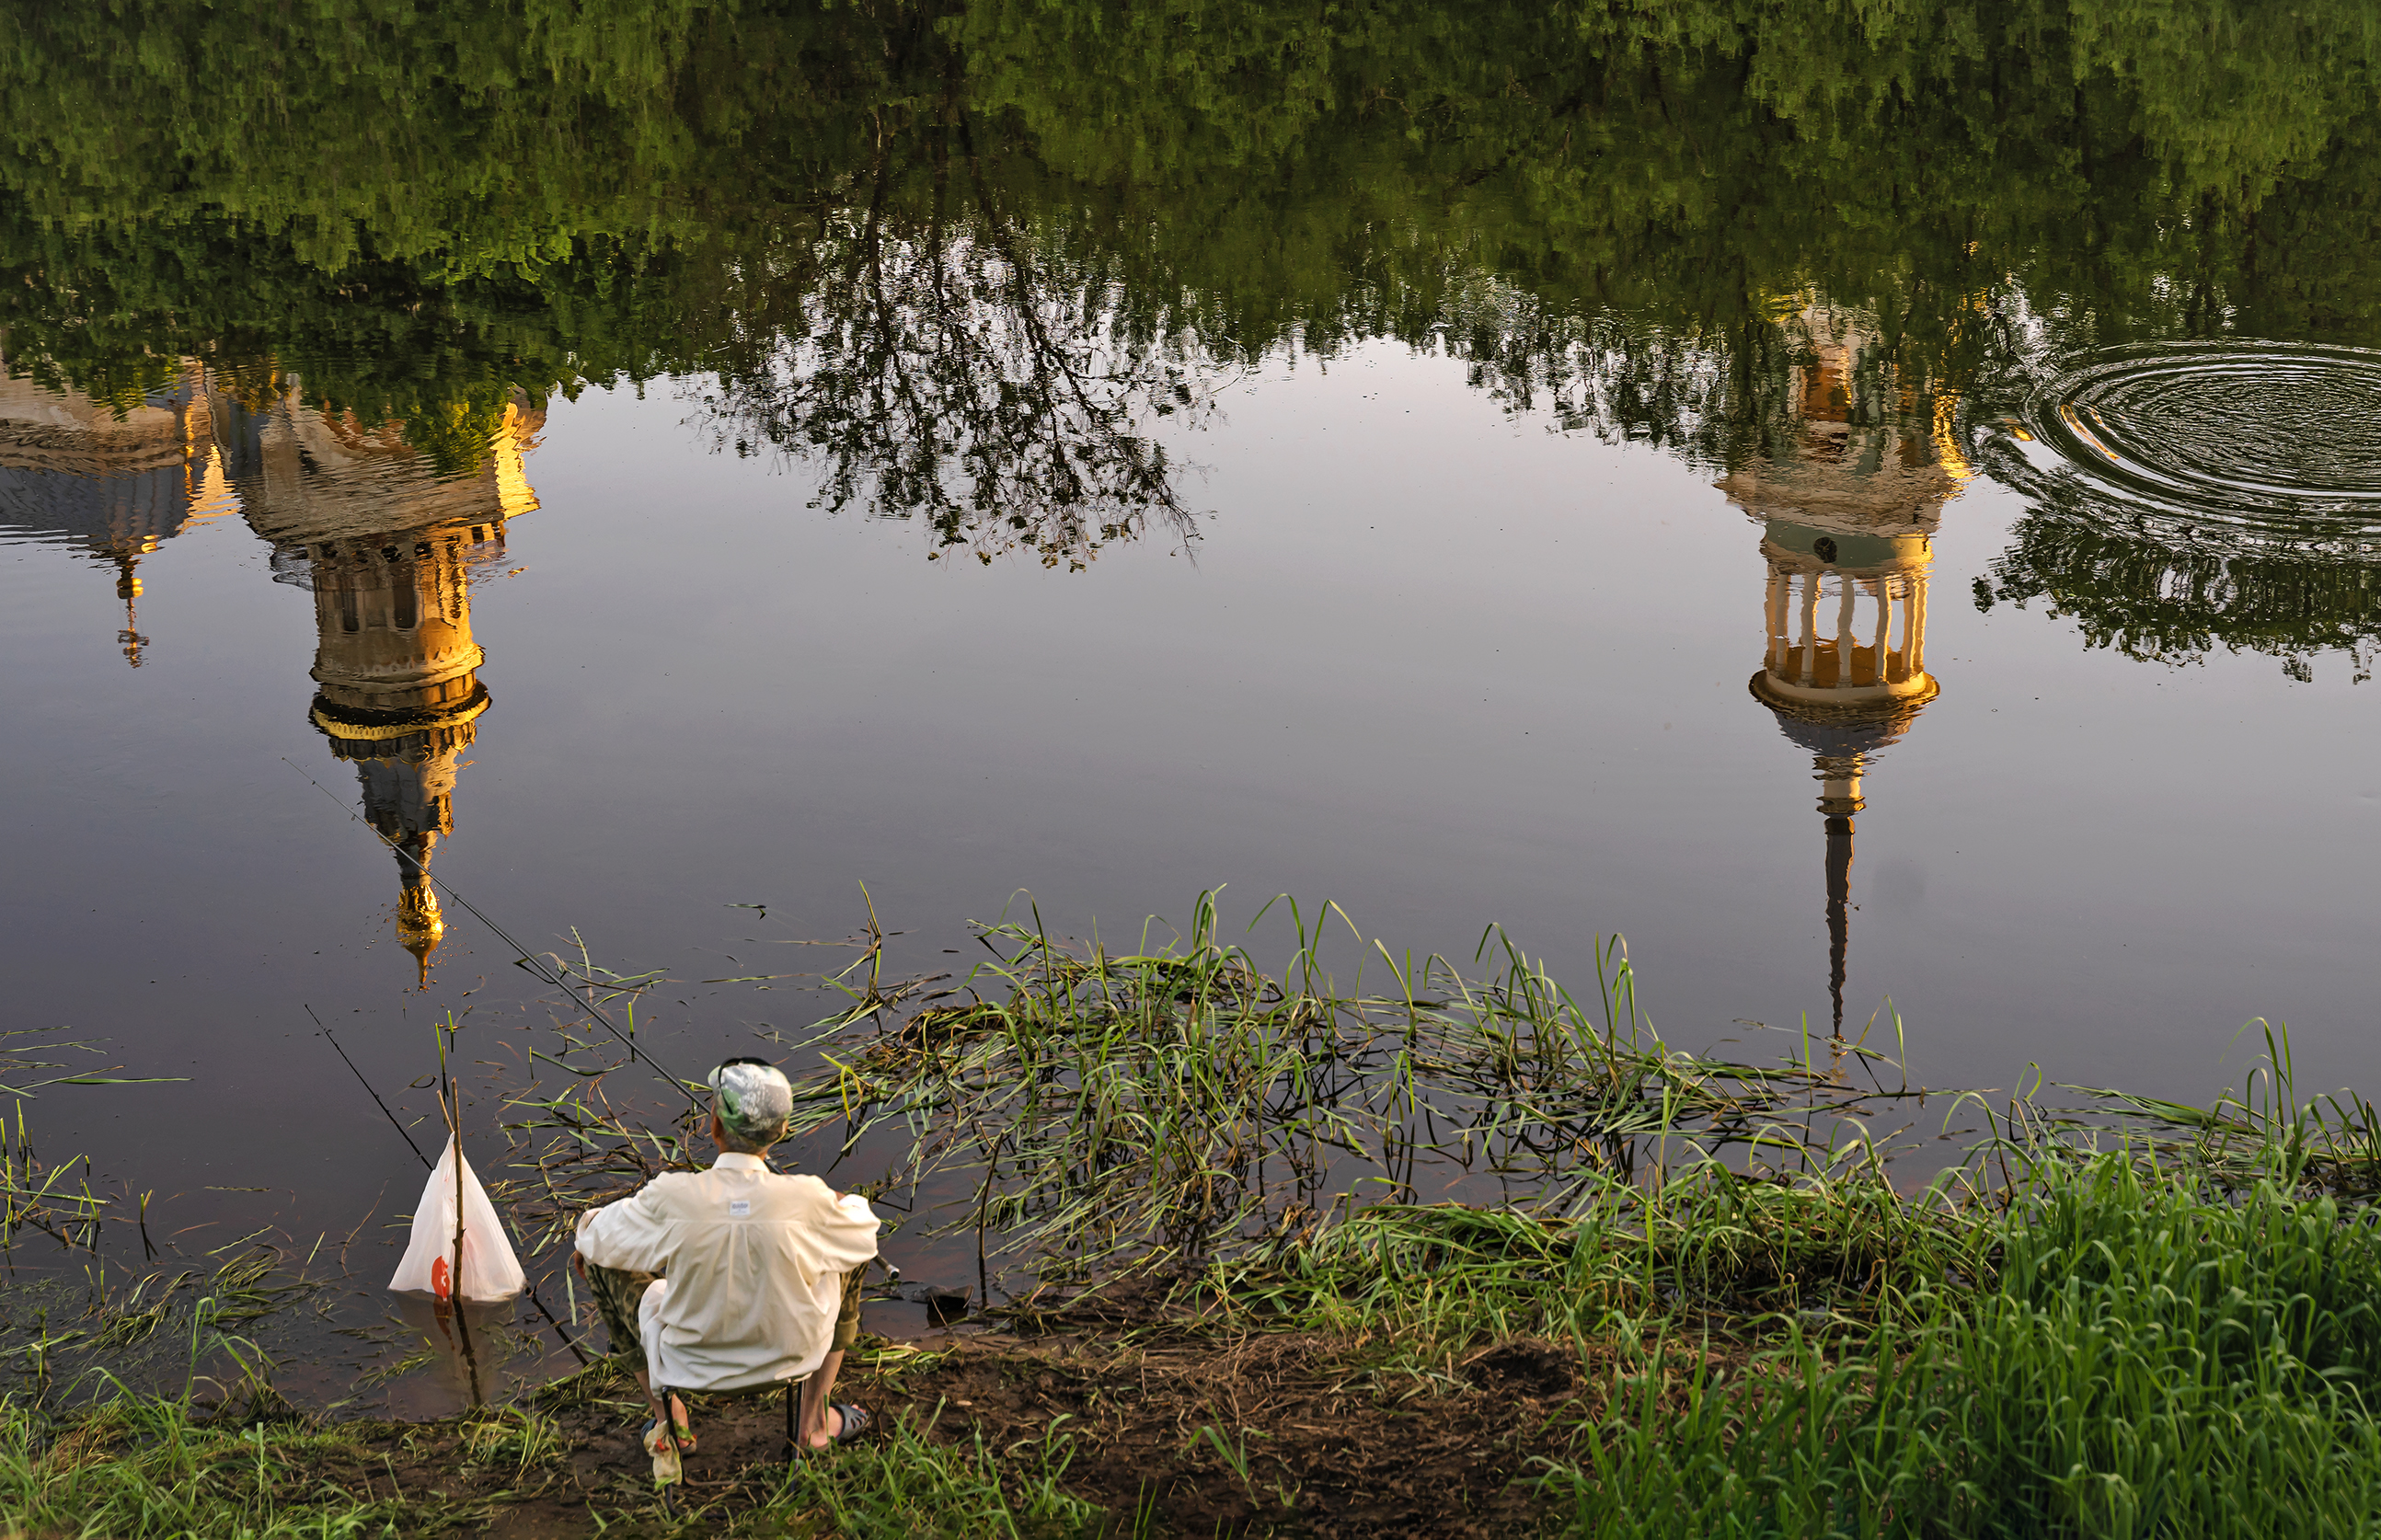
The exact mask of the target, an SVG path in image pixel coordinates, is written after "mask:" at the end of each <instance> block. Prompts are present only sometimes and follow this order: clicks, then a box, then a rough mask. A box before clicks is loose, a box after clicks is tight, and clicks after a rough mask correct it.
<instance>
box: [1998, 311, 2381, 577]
mask: <svg viewBox="0 0 2381 1540" xmlns="http://www.w3.org/2000/svg"><path fill="white" fill-rule="evenodd" d="M2028 415H2029V416H2030V417H2031V418H2032V419H2033V422H2032V424H2031V425H2032V427H2033V431H2034V433H2035V434H2036V435H2037V437H2038V439H2039V440H2040V441H2041V442H2042V443H2043V444H2044V445H2045V446H2048V447H2049V448H2051V449H2052V450H2053V451H2054V452H2055V453H2057V455H2058V456H2059V458H2062V459H2063V460H2065V461H2066V462H2067V464H2068V465H2069V466H2070V468H2071V469H2072V470H2073V471H2074V472H2075V473H2076V474H2077V475H2078V476H2079V477H2080V478H2081V479H2082V481H2083V482H2085V483H2088V484H2090V485H2091V487H2092V488H2093V490H2095V491H2098V492H2100V493H2103V494H2105V495H2113V496H2116V497H2118V498H2121V499H2122V500H2124V501H2126V502H2129V503H2132V504H2134V505H2136V506H2137V507H2139V506H2141V505H2148V506H2149V507H2151V508H2153V509H2155V510H2156V511H2158V512H2160V513H2166V514H2184V515H2188V516H2191V517H2192V518H2194V519H2207V520H2214V521H2219V522H2225V523H2238V524H2249V525H2256V526H2262V527H2265V528H2266V529H2270V530H2276V531H2277V532H2278V531H2280V530H2283V529H2289V528H2292V527H2295V529H2296V530H2297V531H2298V532H2301V533H2303V534H2333V535H2340V534H2348V533H2350V532H2357V533H2362V532H2371V531H2376V530H2381V352H2374V351H2369V350H2366V349H2363V348H2317V347H2306V346H2296V345H2291V344H2287V343H2260V342H2238V343H2225V344H2215V345H2206V346H2198V347H2167V348H2156V349H2139V348H2136V349H2129V350H2127V351H2125V352H2124V353H2121V354H2117V355H2110V356H2107V357H2105V358H2103V359H2101V360H2099V361H2095V362H2093V363H2090V364H2086V365H2084V366H2082V367H2080V368H2077V369H2075V370H2073V371H2071V372H2070V373H2067V374H2066V375H2064V376H2062V377H2061V378H2060V379H2059V380H2058V381H2057V383H2056V384H2055V385H2053V386H2052V387H2051V388H2050V389H2049V390H2048V391H2046V392H2045V393H2044V395H2043V396H2042V397H2038V398H2037V400H2036V402H2035V404H2034V408H2033V410H2032V411H2031V412H2030V413H2029V414H2028ZM2310 526H2312V527H2310Z"/></svg>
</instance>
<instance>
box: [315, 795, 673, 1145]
mask: <svg viewBox="0 0 2381 1540" xmlns="http://www.w3.org/2000/svg"><path fill="white" fill-rule="evenodd" d="M281 763H282V764H286V765H287V766H289V768H290V769H292V770H295V771H297V772H298V774H299V775H300V776H304V777H305V781H306V784H307V785H308V786H311V787H312V788H314V789H315V790H317V791H319V792H321V793H322V794H323V795H324V796H325V797H328V798H330V799H331V801H333V802H334V803H335V804H336V805H337V807H338V809H339V811H340V812H341V813H346V814H347V815H348V817H349V818H352V819H354V820H355V821H356V822H357V823H359V824H362V825H363V826H364V827H365V828H367V829H372V837H373V838H374V839H377V840H379V841H380V842H381V843H382V844H384V845H385V846H387V847H388V848H389V849H392V850H395V851H396V852H397V855H398V856H399V857H400V858H402V859H403V860H405V861H407V862H411V863H412V866H413V869H414V870H415V871H417V872H419V873H421V880H422V881H423V882H426V883H428V884H429V885H430V886H433V887H434V888H436V889H438V891H440V892H441V893H444V894H446V897H448V898H452V899H454V900H455V901H456V902H457V903H458V904H460V905H461V906H462V907H463V909H464V911H465V912H467V913H469V914H470V916H471V918H472V919H474V920H477V921H478V922H479V923H482V924H483V925H485V926H487V927H488V929H490V930H492V931H494V932H495V933H496V939H498V940H499V941H502V942H503V943H504V944H505V945H506V946H507V947H511V948H512V949H513V952H514V954H515V956H517V957H518V958H519V961H518V962H517V963H516V964H515V966H516V967H520V968H526V969H528V970H529V971H530V972H531V973H533V974H535V975H536V976H537V977H539V978H542V979H543V980H544V981H545V982H546V983H548V984H552V985H553V986H554V987H555V988H556V989H559V990H561V991H562V993H563V994H564V995H565V996H568V998H569V1000H570V1003H571V1004H572V1005H574V1006H576V1007H578V1008H580V1010H581V1011H583V1012H585V1013H586V1015H587V1016H588V1018H589V1019H590V1020H592V1021H594V1022H595V1023H596V1024H597V1025H598V1026H600V1027H602V1028H603V1029H604V1031H605V1032H608V1033H611V1034H612V1035H613V1036H614V1037H616V1038H618V1039H619V1041H620V1045H621V1046H622V1047H624V1048H626V1049H628V1050H629V1057H632V1058H637V1059H641V1060H643V1061H644V1065H645V1068H646V1069H651V1070H652V1071H653V1073H654V1074H656V1075H659V1076H661V1077H662V1079H664V1080H665V1081H667V1082H670V1084H671V1085H673V1086H675V1087H676V1088H677V1090H678V1094H679V1095H681V1096H684V1097H685V1098H686V1099H687V1101H688V1103H689V1104H690V1105H691V1106H693V1107H694V1109H695V1110H696V1111H697V1112H700V1111H702V1099H701V1098H699V1097H698V1096H696V1095H695V1094H694V1093H693V1092H692V1091H690V1090H689V1089H688V1088H687V1082H684V1081H682V1080H680V1079H678V1077H677V1076H676V1075H673V1074H671V1073H670V1072H669V1071H668V1070H667V1069H663V1068H662V1067H661V1066H660V1065H659V1064H656V1063H654V1062H653V1056H652V1055H651V1054H648V1053H646V1052H645V1051H644V1050H643V1049H642V1048H640V1047H638V1046H637V1045H636V1043H635V1042H634V1041H633V1040H632V1039H631V1038H630V1037H629V1035H628V1033H624V1032H622V1031H621V1030H620V1029H619V1028H618V1027H617V1026H615V1025H613V1024H612V1019H611V1018H610V1017H608V1016H606V1015H604V1013H603V1012H602V1011H601V1010H598V1009H597V1008H595V1007H594V1005H593V1004H592V1003H591V1002H589V1001H586V1000H582V999H580V997H579V996H578V993H577V992H576V991H574V990H573V989H572V988H571V987H570V985H569V984H566V983H564V982H563V981H562V980H561V979H560V978H558V977H556V975H555V972H554V971H553V970H552V969H550V968H548V967H546V966H545V964H544V963H543V961H541V960H539V959H537V958H536V957H534V956H532V955H531V952H530V949H529V948H528V947H524V946H522V945H521V944H520V943H519V942H518V941H515V940H514V939H513V938H512V937H511V936H510V935H507V933H506V931H505V928H504V927H503V926H502V925H499V924H497V923H495V921H494V920H491V919H489V918H488V917H487V916H486V915H485V914H482V912H481V911H480V909H479V906H477V905H476V904H474V903H472V902H471V900H470V899H469V898H465V897H463V895H461V894H460V893H458V892H456V891H455V890H454V889H453V888H451V887H449V886H446V884H445V883H443V882H441V881H439V880H438V879H437V878H436V877H433V876H432V875H431V874H430V867H429V866H428V864H427V863H425V862H422V861H421V859H420V858H419V857H417V856H415V855H414V853H413V852H412V851H410V850H409V849H406V848H405V847H404V846H402V845H399V844H398V843H397V841H396V840H394V839H391V838H390V837H388V836H386V835H385V834H383V833H381V832H380V830H378V829H374V828H372V825H371V824H370V823H367V822H366V821H365V819H364V817H363V815H362V814H361V813H358V812H357V811H356V810H355V809H353V808H351V807H349V806H348V804H347V803H345V802H343V801H339V798H338V795H337V793H336V792H334V791H333V790H332V789H331V788H329V787H326V786H324V784H323V783H322V782H321V781H318V780H316V779H315V778H314V777H313V776H308V775H307V774H306V771H305V769H304V768H303V767H302V766H301V765H299V764H298V762H297V761H296V760H293V759H291V758H289V757H288V756H287V755H286V754H285V755H283V756H281ZM350 1068H352V1066H350ZM367 1089H369V1087H367ZM409 1143H410V1141H409ZM414 1153H415V1154H416V1155H419V1154H420V1153H421V1152H420V1151H419V1150H417V1151H415V1152H414Z"/></svg>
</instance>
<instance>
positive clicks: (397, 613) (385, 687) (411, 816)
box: [249, 385, 539, 985]
mask: <svg viewBox="0 0 2381 1540" xmlns="http://www.w3.org/2000/svg"><path fill="white" fill-rule="evenodd" d="M538 422H539V416H538V414H537V413H535V412H533V411H531V410H530V409H528V408H527V407H526V405H525V404H524V403H522V402H520V401H515V402H512V403H510V404H508V405H507V407H506V408H505V409H504V412H503V417H502V421H501V423H500V425H499V427H498V430H497V432H496V434H495V437H494V439H493V442H492V444H491V447H490V454H489V458H488V461H487V462H486V463H484V464H483V465H482V466H481V467H480V468H479V469H478V470H477V471H473V472H471V473H469V474H466V475H463V476H459V477H448V478H444V479H442V478H438V477H436V476H434V475H433V474H432V472H431V468H430V467H428V466H427V465H425V464H422V463H421V457H420V456H419V455H418V454H417V453H416V452H415V451H414V450H412V449H411V448H410V447H409V446H406V445H405V443H404V441H403V439H402V436H401V432H400V430H399V429H398V427H397V425H394V424H391V425H386V426H385V427H382V428H378V429H366V428H364V427H363V426H361V425H360V423H358V422H356V420H355V419H353V418H350V417H344V416H338V415H334V414H332V413H329V412H325V411H321V410H315V409H306V408H303V407H302V406H300V404H299V397H298V393H297V390H296V388H295V387H294V385H293V387H292V388H291V389H290V390H289V392H288V394H287V396H286V397H285V398H284V401H283V402H282V404H281V407H280V409H278V410H276V411H275V413H274V414H273V421H272V422H271V423H270V425H269V426H268V427H267V428H266V430H265V432H264V434H263V461H264V474H263V477H262V479H261V480H262V483H263V484H262V488H261V491H260V493H259V495H258V496H257V497H256V499H255V501H254V502H253V504H252V505H251V507H250V510H249V521H250V525H251V526H253V527H254V528H255V529H256V531H257V532H258V533H259V534H262V535H264V536H265V537H266V538H268V539H270V540H272V541H274V543H275V553H274V557H273V565H274V571H275V577H276V578H278V579H279V580H281V581H289V582H302V583H304V584H306V585H307V586H308V587H310V588H311V589H312V591H313V596H314V628H315V648H314V666H313V669H312V677H313V679H314V683H315V685H316V690H315V694H314V699H313V703H312V705H311V709H310V711H309V712H308V716H309V718H310V719H311V721H312V723H313V725H314V727H316V728H317V729H318V730H319V731H321V732H322V733H323V735H324V737H325V738H326V739H329V741H330V746H331V752H333V753H334V754H336V755H337V756H338V757H339V758H340V759H342V760H344V761H347V762H348V763H349V764H353V765H354V766H355V767H356V776H357V779H358V781H359V782H360V785H361V788H362V792H363V812H364V816H365V818H366V819H367V820H368V821H369V822H370V823H371V824H372V827H373V828H374V829H376V830H378V831H379V833H380V834H381V836H382V837H384V838H385V839H386V840H387V841H388V842H389V845H390V847H391V849H392V850H393V851H394V853H395V856H396V861H397V940H398V942H399V944H400V945H402V946H403V947H405V949H406V950H407V951H409V952H411V953H412V954H413V956H414V959H415V962H416V965H417V969H418V975H417V976H418V979H419V981H420V982H421V984H424V985H426V984H428V983H429V978H430V959H431V955H432V953H433V952H434V951H436V950H437V947H438V944H439V942H440V940H441V939H442V938H443V937H444V935H445V934H446V921H445V918H444V917H443V916H442V915H441V914H440V912H439V908H438V898H437V894H436V891H435V890H434V889H433V887H432V886H431V884H430V881H429V870H430V863H431V859H432V857H433V854H434V853H435V852H436V849H437V847H438V843H439V841H440V840H442V839H443V838H445V837H446V836H447V835H449V834H451V833H452V832H453V831H454V827H455V806H454V796H455V780H456V775H457V772H458V770H459V769H461V768H462V766H463V765H464V764H468V763H469V761H468V760H467V759H465V757H464V755H465V753H466V752H467V751H468V750H469V749H470V746H471V742H472V739H473V738H474V737H475V735H476V733H477V727H476V723H477V721H478V719H479V717H480V716H481V715H482V713H484V712H485V711H486V710H487V709H488V704H489V698H488V690H487V687H486V686H485V685H484V684H482V682H481V681H480V678H479V670H480V666H481V665H482V663H483V662H484V661H485V658H486V654H484V653H483V652H482V650H481V647H480V645H479V643H478V642H476V641H474V640H473V638H472V635H471V599H470V583H471V578H472V574H473V572H474V571H475V570H476V569H478V568H482V567H485V566H487V565H488V564H490V563H493V562H496V561H499V560H501V559H502V558H503V556H504V555H505V523H506V520H507V519H510V518H512V517H513V516H515V515H517V514H520V513H523V512H527V511H528V510H530V509H531V508H534V507H536V506H537V500H536V497H535V495H534V494H533V493H531V490H530V486H529V482H528V479H527V476H526V474H525V472H524V469H523V465H522V454H523V452H524V451H525V450H526V449H528V448H530V447H532V446H534V439H533V436H532V435H533V434H534V430H535V428H536V427H537V425H538Z"/></svg>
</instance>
